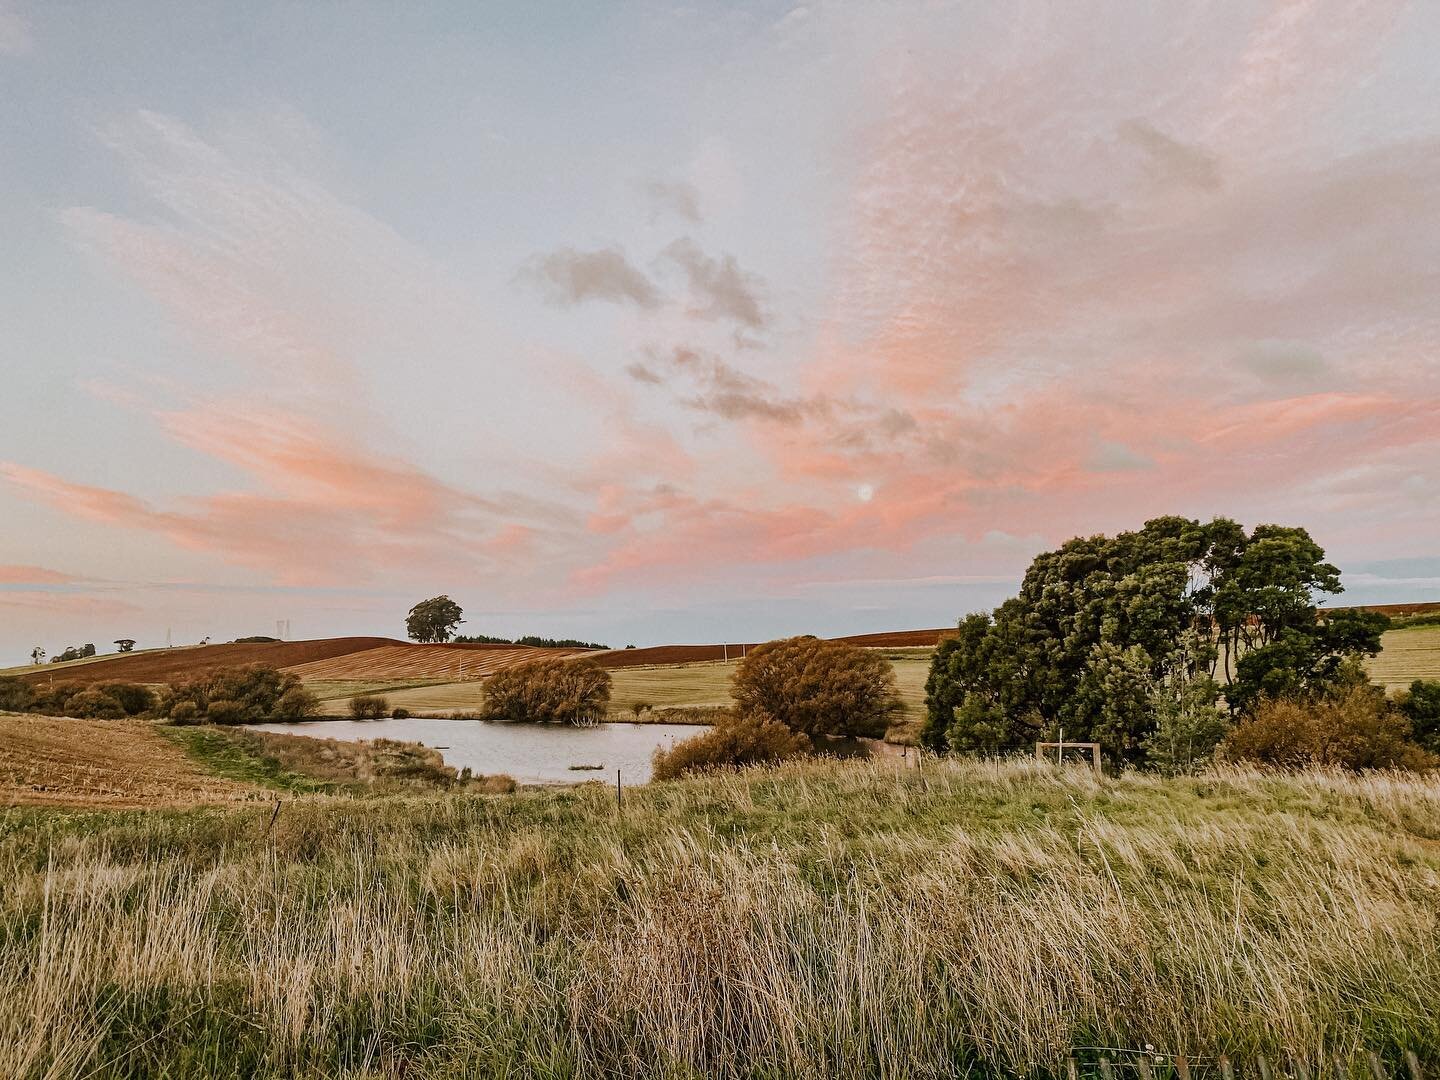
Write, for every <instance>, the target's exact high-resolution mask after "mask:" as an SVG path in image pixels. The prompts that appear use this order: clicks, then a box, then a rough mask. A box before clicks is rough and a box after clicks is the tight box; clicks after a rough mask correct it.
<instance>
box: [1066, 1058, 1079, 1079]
mask: <svg viewBox="0 0 1440 1080" xmlns="http://www.w3.org/2000/svg"><path fill="white" fill-rule="evenodd" d="M1065 1075H1066V1076H1067V1077H1068V1078H1069V1080H1080V1069H1079V1067H1078V1066H1077V1065H1076V1064H1075V1056H1074V1055H1073V1054H1072V1055H1071V1056H1070V1057H1068V1058H1066V1059H1065Z"/></svg>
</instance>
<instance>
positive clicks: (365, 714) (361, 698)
mask: <svg viewBox="0 0 1440 1080" xmlns="http://www.w3.org/2000/svg"><path fill="white" fill-rule="evenodd" d="M389 711H390V703H389V702H388V701H386V700H385V699H384V698H383V697H375V696H373V695H370V694H357V695H356V696H355V697H352V698H351V699H350V715H351V716H352V717H354V718H355V719H356V720H379V719H380V718H381V717H383V716H384V715H385V714H386V713H387V712H389Z"/></svg>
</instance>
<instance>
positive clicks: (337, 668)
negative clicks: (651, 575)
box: [287, 642, 585, 681]
mask: <svg viewBox="0 0 1440 1080" xmlns="http://www.w3.org/2000/svg"><path fill="white" fill-rule="evenodd" d="M584 651H585V650H583V649H537V648H534V647H531V646H528V645H404V644H401V643H399V642H393V643H389V644H386V645H382V646H380V647H379V648H375V649H366V650H364V651H363V652H352V653H346V654H344V655H342V656H335V657H331V658H328V659H324V660H315V661H312V662H310V663H304V664H291V665H290V666H289V667H288V668H287V670H289V671H293V672H294V673H295V674H296V675H299V676H300V677H301V678H302V679H305V680H307V681H310V680H326V681H330V680H342V679H365V680H382V679H397V680H405V681H419V680H425V679H454V680H457V681H458V680H464V679H478V678H481V677H482V676H485V675H493V674H494V673H495V672H497V671H499V670H500V669H501V668H507V667H511V666H513V665H515V664H522V663H524V662H525V661H526V660H534V659H537V658H539V657H553V656H579V655H581V654H582V653H583V652H584Z"/></svg>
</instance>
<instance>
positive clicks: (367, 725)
mask: <svg viewBox="0 0 1440 1080" xmlns="http://www.w3.org/2000/svg"><path fill="white" fill-rule="evenodd" d="M255 727H256V729H257V730H260V731H281V732H285V733H287V734H291V735H312V736H315V737H317V738H321V739H344V740H346V741H347V742H354V741H357V740H360V739H400V740H402V741H404V742H418V743H424V744H425V745H426V746H431V747H434V748H435V749H437V750H439V751H440V753H441V754H442V755H444V758H445V764H447V765H451V766H454V768H455V769H456V770H459V769H464V768H466V767H468V768H469V769H470V770H471V771H472V772H474V773H475V774H476V775H492V774H495V773H507V774H509V775H510V776H513V777H514V778H515V779H516V780H517V781H519V782H520V783H522V784H554V783H578V782H579V781H582V780H604V781H605V782H607V783H610V784H613V783H614V782H615V770H616V769H619V770H620V780H621V783H623V784H625V785H627V786H628V785H630V784H643V783H645V782H647V781H648V780H649V779H650V755H651V754H653V753H654V752H655V750H656V748H657V747H661V746H665V747H670V746H673V745H674V744H675V743H676V742H678V741H680V740H683V739H688V738H690V737H691V736H692V735H698V734H700V732H702V731H704V730H705V729H704V728H703V727H698V726H695V725H690V724H600V725H598V726H597V727H571V726H570V725H568V724H487V723H483V722H481V721H479V720H426V719H421V718H419V717H412V718H410V719H408V720H315V721H308V722H305V723H297V724H256V725H255ZM572 765H599V766H602V768H600V769H596V770H576V769H571V768H570V766H572Z"/></svg>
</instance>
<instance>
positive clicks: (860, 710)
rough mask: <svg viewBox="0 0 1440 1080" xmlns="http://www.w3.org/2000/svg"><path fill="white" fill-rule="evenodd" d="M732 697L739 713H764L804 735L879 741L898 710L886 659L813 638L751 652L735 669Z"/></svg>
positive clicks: (770, 644) (776, 643)
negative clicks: (848, 736) (866, 738)
mask: <svg viewBox="0 0 1440 1080" xmlns="http://www.w3.org/2000/svg"><path fill="white" fill-rule="evenodd" d="M734 695H735V703H736V706H737V709H738V711H739V712H741V713H742V714H746V713H755V714H763V715H764V716H767V717H769V718H772V719H774V720H777V721H779V722H780V723H782V724H784V725H785V726H786V727H788V728H790V729H791V730H792V731H799V732H803V733H804V734H806V735H861V736H869V737H873V738H879V737H880V736H882V735H884V734H885V729H886V728H887V727H888V726H889V723H890V717H891V716H892V715H893V714H894V713H895V712H896V711H897V710H898V709H899V707H900V702H899V698H898V697H897V695H896V691H895V671H894V669H893V668H892V667H891V666H890V662H889V661H888V660H886V659H885V658H884V657H883V656H881V655H880V654H879V653H877V652H873V651H871V650H869V649H862V648H860V647H859V646H857V645H851V644H849V643H848V642H843V641H822V640H820V639H819V638H816V637H795V638H785V639H783V640H780V641H768V642H766V643H765V644H764V645H757V646H756V647H755V648H753V649H751V650H750V651H749V653H748V654H747V655H746V656H745V658H744V659H743V660H741V661H740V665H739V667H738V668H736V670H735V684H734Z"/></svg>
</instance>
